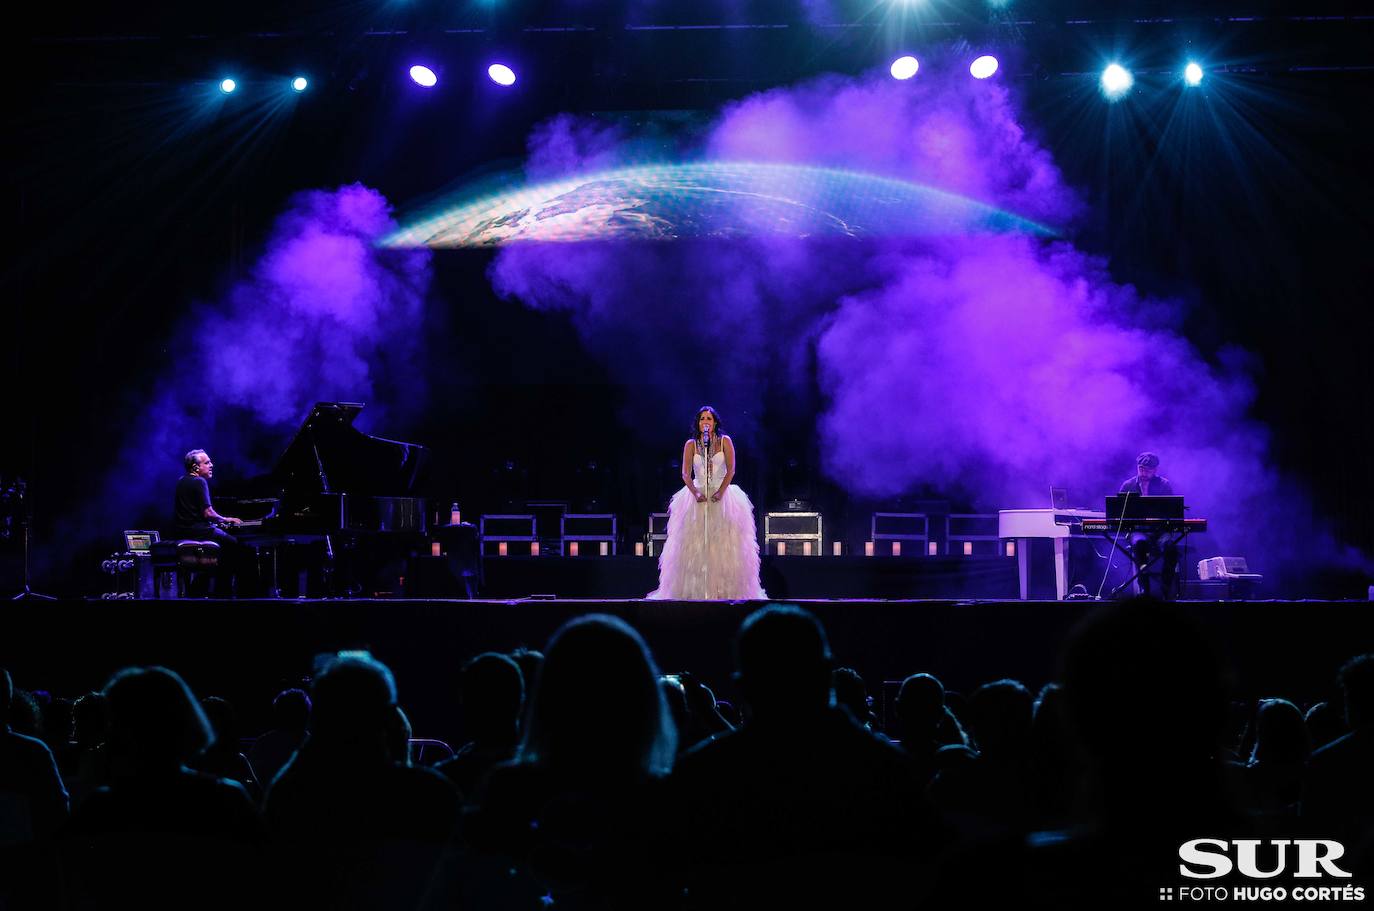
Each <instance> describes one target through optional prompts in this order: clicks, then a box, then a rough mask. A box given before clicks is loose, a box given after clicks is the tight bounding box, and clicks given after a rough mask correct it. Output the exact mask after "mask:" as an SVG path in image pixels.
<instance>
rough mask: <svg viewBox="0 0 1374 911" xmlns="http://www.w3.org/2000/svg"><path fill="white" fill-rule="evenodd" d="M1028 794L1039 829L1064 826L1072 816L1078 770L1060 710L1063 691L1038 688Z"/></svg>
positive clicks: (1056, 686) (1051, 686) (1053, 686)
mask: <svg viewBox="0 0 1374 911" xmlns="http://www.w3.org/2000/svg"><path fill="white" fill-rule="evenodd" d="M1030 776H1031V785H1030V794H1029V796H1028V802H1029V805H1030V808H1031V812H1032V814H1033V817H1034V820H1035V822H1036V827H1037V828H1041V829H1047V828H1057V827H1061V826H1065V825H1068V824H1069V822H1070V821H1071V819H1072V816H1073V810H1074V804H1075V800H1076V797H1077V794H1078V782H1079V780H1080V779H1081V778H1082V769H1081V768H1080V763H1079V760H1078V754H1077V751H1075V750H1074V744H1073V732H1072V731H1070V729H1069V721H1068V718H1067V717H1066V715H1065V710H1064V688H1063V687H1062V686H1060V685H1059V684H1057V683H1047V684H1045V685H1044V686H1043V687H1041V688H1040V694H1039V695H1038V696H1036V698H1035V708H1034V709H1033V711H1032V714H1031V743H1030Z"/></svg>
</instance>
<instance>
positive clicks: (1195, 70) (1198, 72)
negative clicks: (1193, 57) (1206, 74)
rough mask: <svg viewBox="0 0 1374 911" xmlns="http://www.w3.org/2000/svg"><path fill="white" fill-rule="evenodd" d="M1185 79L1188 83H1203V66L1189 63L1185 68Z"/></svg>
mask: <svg viewBox="0 0 1374 911" xmlns="http://www.w3.org/2000/svg"><path fill="white" fill-rule="evenodd" d="M1183 81H1184V82H1186V83H1187V84H1188V85H1201V84H1202V67H1201V66H1199V65H1198V64H1196V63H1191V62H1190V63H1189V64H1188V65H1187V66H1185V67H1184V68H1183Z"/></svg>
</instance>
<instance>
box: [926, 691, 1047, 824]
mask: <svg viewBox="0 0 1374 911" xmlns="http://www.w3.org/2000/svg"><path fill="white" fill-rule="evenodd" d="M1033 706H1034V700H1033V699H1032V698H1031V694H1030V691H1029V690H1027V689H1026V688H1025V687H1024V686H1022V685H1021V684H1020V683H1018V682H1017V681H1015V680H998V681H995V682H993V683H987V684H984V685H983V686H980V687H979V688H978V689H976V690H974V692H973V694H972V695H971V696H969V700H968V708H967V714H966V718H967V721H968V730H969V734H970V735H971V736H972V738H973V741H974V745H975V747H976V752H977V755H976V758H975V759H974V761H973V762H966V763H960V764H958V765H956V766H951V767H947V768H944V769H942V770H941V771H940V773H939V774H938V775H937V776H936V778H935V780H934V781H932V782H931V784H930V797H931V800H933V801H934V802H935V805H936V806H937V807H939V808H940V810H941V811H942V812H944V813H945V814H946V815H948V816H950V817H951V818H954V817H956V816H957V817H958V819H959V820H961V821H962V822H963V824H965V825H967V826H972V827H974V828H977V829H984V828H988V827H993V828H1002V827H1013V828H1015V827H1024V826H1027V825H1028V824H1029V817H1030V806H1029V803H1028V800H1029V796H1030V789H1031V783H1030V767H1029V759H1030V732H1031V714H1032V709H1033Z"/></svg>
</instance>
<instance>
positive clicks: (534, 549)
mask: <svg viewBox="0 0 1374 911" xmlns="http://www.w3.org/2000/svg"><path fill="white" fill-rule="evenodd" d="M530 556H531V557H537V556H539V542H538V541H531V542H530Z"/></svg>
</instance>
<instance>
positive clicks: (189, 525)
mask: <svg viewBox="0 0 1374 911" xmlns="http://www.w3.org/2000/svg"><path fill="white" fill-rule="evenodd" d="M214 473H215V463H214V462H212V461H210V456H209V455H208V454H207V453H206V452H205V450H204V449H192V450H191V451H190V452H188V453H186V474H184V475H182V476H181V478H180V480H178V481H177V486H176V511H175V514H174V517H173V525H174V526H175V530H176V536H177V537H178V538H190V539H194V540H196V541H214V542H215V543H216V544H218V545H219V546H220V551H219V552H220V565H221V567H222V569H224V570H225V571H227V572H229V573H235V574H237V568H238V567H240V566H243V565H248V560H249V558H250V557H251V551H250V550H249V548H247V547H245V546H244V545H243V544H240V543H239V541H238V539H237V538H235V537H234V536H233V535H231V534H229V533H228V532H227V531H225V530H224V527H225V526H226V525H231V526H232V525H242V524H243V520H242V519H236V518H234V517H233V516H222V515H220V514H219V513H217V512H215V507H213V506H211V505H210V484H209V480H210V478H211V476H212V475H214Z"/></svg>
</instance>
